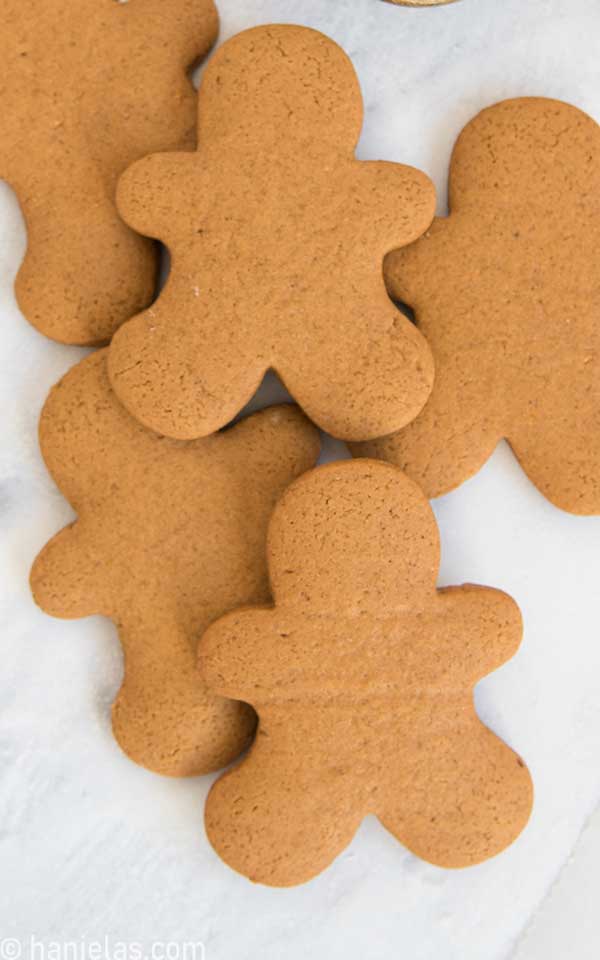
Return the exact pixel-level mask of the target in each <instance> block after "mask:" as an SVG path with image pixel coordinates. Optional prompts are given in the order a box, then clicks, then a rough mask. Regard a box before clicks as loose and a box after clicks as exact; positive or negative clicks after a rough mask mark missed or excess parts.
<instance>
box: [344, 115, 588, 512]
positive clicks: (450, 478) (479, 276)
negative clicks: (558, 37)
mask: <svg viewBox="0 0 600 960" xmlns="http://www.w3.org/2000/svg"><path fill="white" fill-rule="evenodd" d="M599 197H600V127H599V126H598V125H597V124H596V123H595V122H594V121H593V120H592V119H590V117H588V116H586V115H585V114H584V113H581V111H579V110H576V109H575V108H574V107H571V106H569V105H568V104H566V103H560V102H558V101H555V100H544V99H539V98H532V99H522V100H508V101H506V102H504V103H499V104H497V105H496V106H494V107H491V108H489V109H488V110H484V111H483V113H480V114H479V116H478V117H476V118H475V120H473V121H472V122H471V123H470V124H469V125H468V126H467V127H466V129H465V130H464V131H463V133H462V134H461V135H460V137H459V139H458V142H457V144H456V147H455V150H454V155H453V158H452V165H451V171H450V211H451V212H450V216H449V217H447V218H446V219H439V220H436V221H435V222H434V225H433V226H432V228H431V230H430V231H429V232H428V233H427V235H426V236H425V237H424V238H423V239H422V240H419V242H418V243H416V244H414V245H413V246H411V247H410V248H409V249H407V250H398V251H396V252H395V253H392V254H390V256H389V257H388V258H387V260H386V265H385V269H386V275H387V281H388V286H389V290H390V293H391V294H392V296H393V297H394V298H396V299H399V300H404V301H406V302H407V303H409V304H410V305H411V306H412V307H413V308H414V310H415V316H416V323H417V326H418V328H419V329H420V330H421V331H422V333H423V334H424V335H425V337H426V338H427V340H428V341H429V344H430V346H431V348H432V351H433V355H434V359H435V365H436V379H435V384H434V388H433V392H432V394H431V398H430V400H429V402H428V403H427V405H426V406H425V409H424V410H423V412H422V413H421V414H420V416H418V417H417V419H416V420H415V421H414V422H413V423H411V424H410V425H409V426H408V427H407V428H406V429H405V430H403V431H402V432H400V433H398V434H396V435H394V436H391V437H384V438H383V439H382V440H377V441H375V442H373V443H368V444H365V445H360V446H359V447H358V448H357V449H356V450H355V452H356V453H359V454H361V453H362V454H364V455H366V456H377V457H383V458H384V459H386V460H390V461H392V462H393V463H395V464H397V465H398V466H399V467H401V468H402V469H404V470H406V472H407V473H408V474H409V476H411V477H412V478H413V479H414V480H416V481H417V483H419V484H420V485H421V486H422V487H423V489H424V490H425V491H426V493H427V494H428V495H429V496H430V497H435V496H438V495H439V494H442V493H446V492H447V491H448V490H452V489H453V488H454V487H456V486H458V485H459V484H460V483H462V482H463V480H466V479H467V478H468V477H470V476H471V475H472V474H474V473H475V472H476V471H477V470H478V469H479V468H480V467H481V466H482V464H483V463H484V462H485V460H486V459H487V458H488V457H489V456H490V454H491V453H492V451H493V450H494V448H495V446H496V444H497V443H498V441H499V440H500V439H501V438H502V437H505V438H506V439H507V440H508V441H509V443H510V445H511V447H512V448H513V450H514V452H515V454H516V456H517V457H518V459H519V460H520V462H521V465H522V467H523V469H524V470H525V472H526V473H527V475H528V476H529V478H530V479H531V480H532V481H533V483H534V484H535V485H536V486H537V487H538V488H539V490H540V491H541V492H542V493H543V494H544V495H545V496H546V497H547V498H548V499H549V500H551V501H552V502H553V503H555V504H556V505H557V506H559V507H562V508H563V509H564V510H569V511H571V512H572V513H579V514H594V513H600V322H599V320H600V259H599V256H598V251H599V250H600V215H599V214H600V206H599Z"/></svg>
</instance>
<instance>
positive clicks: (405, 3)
mask: <svg viewBox="0 0 600 960" xmlns="http://www.w3.org/2000/svg"><path fill="white" fill-rule="evenodd" d="M387 2H388V3H395V4H396V6H399V7H440V6H442V4H444V3H455V2H456V0H387Z"/></svg>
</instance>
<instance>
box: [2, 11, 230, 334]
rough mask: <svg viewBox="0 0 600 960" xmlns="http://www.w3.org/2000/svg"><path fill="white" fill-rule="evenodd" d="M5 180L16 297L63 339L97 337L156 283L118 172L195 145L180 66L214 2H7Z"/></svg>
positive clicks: (196, 49) (153, 259) (206, 29)
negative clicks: (19, 213)
mask: <svg viewBox="0 0 600 960" xmlns="http://www.w3.org/2000/svg"><path fill="white" fill-rule="evenodd" d="M0 20H1V26H2V29H1V31H0V88H1V90H2V103H3V115H2V125H1V126H2V136H1V138H0V177H3V178H4V179H6V180H8V181H9V183H10V184H11V186H12V187H13V188H14V190H15V192H16V194H17V197H18V199H19V202H20V204H21V207H22V210H23V214H24V216H25V220H26V223H27V234H28V246H27V255H26V258H25V261H24V263H23V266H22V267H21V271H20V273H19V275H18V277H17V283H16V295H17V300H18V302H19V305H20V307H21V309H22V310H23V313H24V314H25V316H26V317H27V319H28V320H29V321H30V322H31V323H32V324H34V326H36V327H37V328H38V330H41V332H42V333H45V334H46V335H47V336H49V337H52V338H53V339H55V340H60V341H62V342H64V343H82V344H86V343H100V342H102V341H105V340H109V339H110V337H111V336H112V334H113V333H114V331H115V330H116V328H117V327H118V326H119V324H121V323H122V322H123V321H124V320H128V319H129V318H130V317H131V316H132V314H133V313H135V312H136V311H138V310H141V309H142V308H143V307H145V306H146V305H147V304H148V303H149V302H150V300H151V299H152V295H153V292H154V285H155V276H156V263H157V255H156V251H155V247H154V244H151V243H149V242H148V240H146V239H145V238H142V237H138V236H136V235H135V234H134V233H133V231H131V230H129V229H128V228H127V227H126V226H125V224H124V223H123V222H122V221H121V219H120V218H119V216H118V214H117V210H116V207H115V203H114V194H115V188H116V183H117V179H118V177H119V175H120V174H121V173H122V172H123V170H124V169H125V168H126V167H128V166H129V165H130V164H131V163H133V161H134V160H137V159H139V157H142V156H144V155H145V154H147V153H148V152H149V151H153V150H161V149H191V148H192V147H193V144H194V139H195V122H196V118H195V100H196V98H195V93H194V89H193V87H192V85H191V83H190V81H189V79H188V76H187V71H188V70H189V68H190V67H191V66H192V65H193V64H194V63H195V62H196V61H197V60H198V59H199V58H200V57H202V56H203V55H204V54H205V53H206V52H207V50H208V49H209V48H210V47H211V45H212V43H213V41H214V40H215V37H216V34H217V26H218V20H217V13H216V9H215V6H214V3H213V0H169V2H168V3H165V2H164V0H127V2H123V0H77V2H76V3H73V2H72V0H36V2H35V3H27V2H24V0H3V3H2V13H1V14H0Z"/></svg>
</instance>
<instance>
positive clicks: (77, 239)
mask: <svg viewBox="0 0 600 960" xmlns="http://www.w3.org/2000/svg"><path fill="white" fill-rule="evenodd" d="M57 165H58V164H56V165H55V164H54V163H53V162H52V159H48V163H47V166H48V167H49V168H50V169H51V170H52V171H55V169H56V166H57ZM37 189H38V190H40V196H39V197H36V199H35V202H32V201H30V200H29V199H23V198H24V197H27V198H28V197H29V195H30V193H31V190H30V189H28V188H27V185H22V184H18V185H17V187H16V190H17V194H18V196H19V197H20V199H21V202H22V206H23V214H24V217H25V220H26V223H27V252H26V254H25V259H24V260H23V263H22V265H21V268H20V270H19V273H18V275H17V279H16V283H15V293H16V297H17V302H18V304H19V307H20V308H21V310H22V311H23V313H24V315H25V317H26V318H27V320H28V321H29V322H30V323H31V324H33V326H34V327H36V328H37V329H38V330H40V331H41V332H42V333H43V334H45V335H46V336H48V337H51V338H52V339H53V340H58V341H59V342H61V343H75V344H82V345H91V344H98V343H102V342H103V341H107V340H109V339H110V338H111V336H112V335H113V333H114V331H115V330H116V329H117V327H119V326H120V324H122V323H123V322H124V321H125V320H128V319H129V317H131V315H132V313H135V312H136V311H138V310H141V309H142V308H143V307H145V306H146V304H147V303H149V302H150V300H151V298H152V294H153V291H154V284H155V278H156V265H157V258H156V251H155V248H154V245H153V244H152V243H151V242H150V241H149V240H146V239H145V238H143V237H139V236H137V235H136V234H135V233H133V231H132V230H129V229H128V228H127V227H126V226H125V224H124V223H123V222H122V221H121V220H120V218H119V216H118V214H117V211H116V209H115V207H114V204H113V203H112V201H111V200H110V199H109V198H107V187H106V184H105V183H104V182H102V181H101V180H99V178H98V177H97V176H94V174H93V173H92V174H90V176H89V177H88V178H87V179H85V192H84V193H82V192H81V190H79V191H78V190H77V187H76V185H74V184H72V183H69V184H66V183H65V184H60V183H57V182H56V181H55V180H54V181H53V182H52V183H49V184H48V185H47V187H46V188H45V190H44V187H43V186H42V187H39V186H38V188H37ZM64 224H69V229H68V236H66V235H65V230H64Z"/></svg>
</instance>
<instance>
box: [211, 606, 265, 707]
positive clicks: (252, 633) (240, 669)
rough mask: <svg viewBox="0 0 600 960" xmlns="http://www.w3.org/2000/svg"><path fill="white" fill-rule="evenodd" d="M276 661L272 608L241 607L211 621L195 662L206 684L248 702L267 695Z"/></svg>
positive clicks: (225, 695) (216, 690)
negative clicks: (213, 621)
mask: <svg viewBox="0 0 600 960" xmlns="http://www.w3.org/2000/svg"><path fill="white" fill-rule="evenodd" d="M274 662H276V630H275V612H274V610H272V609H270V608H269V607H246V608H244V607H242V608H241V609H239V610H234V611H233V612H232V613H229V614H226V615H225V616H224V617H221V619H220V620H217V621H216V622H215V623H213V624H212V625H211V626H210V627H209V628H208V630H207V631H206V632H205V633H204V635H203V637H202V638H201V640H200V643H199V645H198V665H199V668H200V674H201V676H202V679H203V681H204V683H205V684H206V686H207V688H208V689H209V690H210V691H211V692H212V693H216V694H219V695H220V696H222V697H229V698H230V699H232V700H245V701H246V702H248V703H251V704H254V703H256V702H261V701H264V700H265V699H268V694H269V692H270V690H271V686H272V682H276V681H273V680H272V676H273V663H274Z"/></svg>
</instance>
